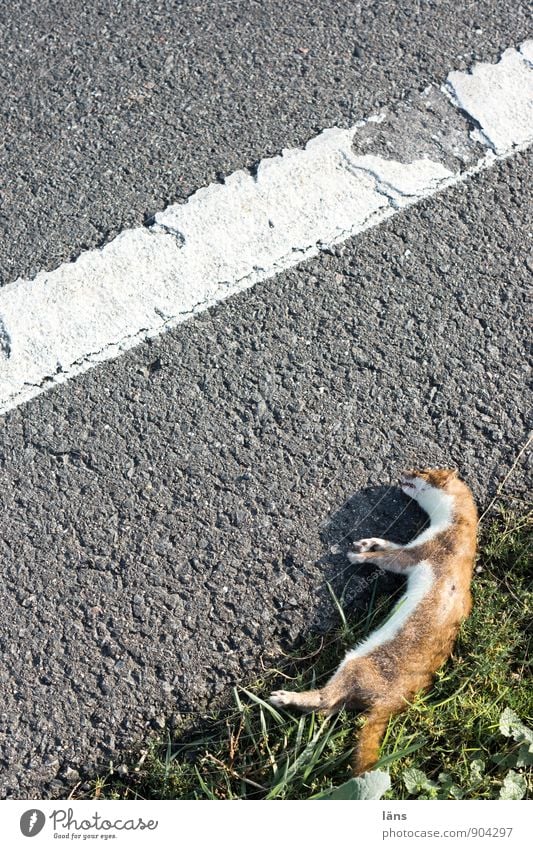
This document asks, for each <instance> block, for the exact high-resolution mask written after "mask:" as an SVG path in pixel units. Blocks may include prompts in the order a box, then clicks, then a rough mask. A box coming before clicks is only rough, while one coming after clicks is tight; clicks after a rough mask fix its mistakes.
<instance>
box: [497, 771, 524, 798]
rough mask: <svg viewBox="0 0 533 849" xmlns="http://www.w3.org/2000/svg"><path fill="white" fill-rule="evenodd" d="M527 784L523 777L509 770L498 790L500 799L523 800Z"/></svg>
mask: <svg viewBox="0 0 533 849" xmlns="http://www.w3.org/2000/svg"><path fill="white" fill-rule="evenodd" d="M526 790H527V782H526V778H525V776H524V775H520V773H519V772H515V771H514V770H513V769H510V770H509V772H508V773H507V775H506V776H505V780H504V782H503V785H502V789H501V790H500V799H523V798H524V796H525V795H526Z"/></svg>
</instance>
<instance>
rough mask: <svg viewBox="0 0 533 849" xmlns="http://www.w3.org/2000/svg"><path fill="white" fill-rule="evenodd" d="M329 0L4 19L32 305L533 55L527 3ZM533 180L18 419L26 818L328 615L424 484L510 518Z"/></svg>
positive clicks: (3, 529) (351, 245) (13, 517)
mask: <svg viewBox="0 0 533 849" xmlns="http://www.w3.org/2000/svg"><path fill="white" fill-rule="evenodd" d="M310 5H311V4H307V3H303V2H302V3H294V4H279V3H277V2H270V0H269V2H264V3H261V4H259V3H257V4H256V3H216V4H204V5H202V6H200V5H199V4H197V5H193V4H190V3H183V4H177V3H167V4H162V3H159V4H155V5H151V6H147V5H144V4H139V5H137V4H133V3H131V4H127V5H125V6H122V5H121V4H107V3H101V4H98V7H97V8H94V9H93V8H89V7H87V6H85V5H82V4H81V3H78V2H76V3H71V4H70V5H69V6H67V7H65V8H64V9H62V10H61V11H58V9H57V7H56V6H55V5H53V4H51V3H42V4H39V6H38V7H33V8H31V7H27V6H22V5H21V6H20V7H19V5H18V4H17V3H15V2H9V3H8V4H4V7H3V8H2V12H1V15H2V16H3V17H4V18H8V19H9V20H8V22H7V24H6V25H5V26H6V33H5V40H3V45H2V52H3V54H4V55H3V57H2V63H1V66H0V67H1V69H0V73H1V74H2V91H3V97H2V100H1V102H2V107H1V112H2V113H3V120H4V122H5V130H4V146H3V150H2V158H3V161H2V189H1V199H2V205H1V206H0V215H1V216H3V217H2V219H1V226H2V227H3V228H4V238H3V240H2V245H1V248H0V270H1V274H2V278H3V281H4V283H9V282H11V281H12V280H14V279H15V278H16V277H18V276H19V275H24V276H28V275H30V276H31V275H32V274H33V273H35V271H37V270H39V269H50V268H54V267H56V266H57V265H58V264H59V263H61V262H62V261H65V260H66V259H68V258H70V257H72V256H76V255H78V254H79V253H80V252H81V251H82V250H84V249H85V248H87V247H93V246H95V245H97V244H102V243H103V242H105V241H107V240H108V239H109V238H111V237H112V236H113V235H114V234H115V233H116V232H118V231H120V230H121V229H122V228H123V227H125V226H130V225H132V224H136V223H140V222H142V220H143V216H145V215H146V214H148V215H149V214H151V212H153V211H154V210H155V209H158V208H161V207H163V206H164V205H165V204H166V203H167V202H169V201H173V200H176V199H177V198H185V197H187V196H188V195H189V194H190V192H191V191H193V190H194V189H195V188H197V187H198V186H200V185H202V184H205V183H207V182H209V181H211V180H213V179H215V178H216V174H217V173H224V174H228V173H230V172H231V171H233V170H234V169H235V168H237V167H240V166H243V165H251V164H253V162H254V161H257V160H258V159H260V158H262V157H264V156H266V155H271V154H272V153H275V152H277V151H279V150H280V149H281V148H282V147H288V146H294V145H297V144H301V143H302V142H304V141H305V140H306V139H307V138H309V137H310V136H311V135H314V134H315V133H316V132H317V131H318V130H320V129H322V128H323V127H327V126H329V125H331V124H333V123H337V124H339V125H348V124H349V123H353V121H354V120H356V119H357V117H359V116H360V117H363V116H364V115H367V114H369V113H371V112H372V111H375V108H376V107H377V106H379V105H381V104H383V103H390V102H392V101H394V100H397V99H398V97H400V96H401V95H402V94H403V93H404V92H405V91H406V90H418V89H420V88H422V87H423V86H424V85H425V84H426V83H427V82H429V81H436V82H439V81H440V80H441V79H443V78H444V77H445V76H446V74H447V72H448V71H449V70H451V69H453V68H460V67H461V62H463V66H464V65H466V64H467V63H469V62H470V61H471V60H472V58H478V59H482V60H495V59H496V58H497V57H498V55H499V54H500V53H501V51H502V50H503V49H505V48H506V47H508V46H511V45H516V44H518V43H520V42H521V41H522V40H524V38H526V37H527V35H528V33H527V29H526V23H527V21H526V8H527V6H526V4H520V3H519V4H516V3H513V4H511V3H503V4H502V3H500V4H496V3H494V4H493V3H488V2H479V3H477V4H476V5H475V6H472V7H466V6H461V7H457V6H456V4H444V3H438V4H437V3H423V2H420V3H413V4H401V5H402V9H401V10H400V9H399V8H398V7H397V6H396V5H395V4H392V3H391V4H387V3H371V4H363V3H361V4H333V3H330V4H327V3H318V4H317V3H313V4H312V8H313V11H312V13H311V12H310V11H309V6H310ZM452 10H453V14H452ZM531 178H532V163H531V154H527V153H523V154H519V155H517V156H515V157H513V158H511V159H509V160H507V161H505V162H501V163H499V164H498V165H497V166H495V167H494V168H493V169H492V170H491V171H488V172H486V173H483V174H480V175H478V176H477V177H475V178H473V179H472V180H470V182H468V183H464V184H461V185H459V186H456V187H455V188H453V189H449V190H447V191H446V192H444V193H443V194H441V195H439V196H437V197H434V198H432V199H429V200H426V201H423V202H422V203H420V204H419V205H417V206H415V207H412V208H411V209H409V210H406V211H404V212H402V213H400V214H399V215H397V216H396V217H395V218H393V219H391V220H390V221H389V222H388V223H387V224H384V225H382V226H380V227H379V228H376V229H374V230H370V231H367V232H366V233H364V234H362V235H360V236H358V237H357V238H356V239H354V240H352V241H351V242H348V243H347V244H346V245H345V246H344V247H343V248H340V249H337V250H335V251H333V253H325V254H322V255H321V256H320V257H319V258H317V259H316V260H313V261H308V262H306V263H305V264H303V265H301V266H299V267H298V268H296V269H293V270H291V271H288V272H285V273H283V274H280V275H278V276H277V277H276V278H274V279H271V280H269V281H266V282H264V283H261V284H259V285H257V286H256V287H255V288H254V289H252V290H251V291H249V292H244V293H241V294H239V295H237V296H235V297H233V298H230V299H229V300H227V301H225V302H223V303H221V304H219V305H218V306H217V307H216V308H214V309H212V310H210V311H209V312H206V313H204V314H202V315H201V316H199V317H197V318H196V319H194V320H192V321H190V322H187V323H185V324H183V325H181V326H180V327H178V328H177V329H176V330H173V331H172V332H169V333H167V334H166V335H165V336H163V337H161V338H160V339H158V340H155V341H152V342H151V343H146V344H143V345H141V346H139V347H138V348H136V349H135V350H133V351H131V352H129V353H128V354H126V355H124V356H122V357H121V358H120V359H118V360H116V361H114V362H111V363H108V364H105V365H103V366H100V367H98V368H95V369H94V370H93V371H91V372H89V373H88V374H85V375H83V376H80V377H77V378H75V379H74V380H72V381H70V382H69V383H68V384H66V385H65V386H63V387H58V388H55V389H52V390H51V391H50V392H48V393H46V394H44V395H42V396H40V397H39V398H37V399H34V400H33V401H31V402H29V403H28V404H26V405H23V406H20V407H18V408H17V409H15V410H13V411H11V412H9V413H8V414H6V415H5V416H4V417H3V418H2V419H1V420H0V422H1V425H2V433H1V436H0V462H1V469H2V478H1V480H2V497H3V508H4V509H3V511H2V516H1V518H0V552H1V554H0V563H1V567H2V574H3V578H2V583H1V585H0V593H1V599H0V650H1V653H2V665H1V668H0V686H1V691H2V706H1V709H0V733H1V741H0V767H1V773H2V777H1V787H0V791H1V793H2V795H3V796H4V797H14V798H28V797H37V798H38V797H42V796H65V795H66V794H67V793H68V788H69V786H70V783H69V782H72V781H73V780H75V775H76V774H75V773H74V772H73V770H76V771H77V772H79V773H80V774H81V775H84V774H85V772H86V770H88V769H91V768H93V767H99V766H100V767H102V766H105V764H106V762H108V761H109V759H110V758H112V759H113V760H114V761H115V763H116V762H119V761H120V758H121V757H122V756H123V755H124V753H125V752H126V751H127V750H128V749H129V748H130V747H131V746H135V745H137V744H140V743H141V742H142V741H143V740H145V739H146V736H147V735H148V734H149V733H152V732H153V731H154V730H157V729H161V728H162V727H164V724H165V722H167V721H169V720H171V719H173V718H174V719H179V717H180V715H183V714H186V713H187V712H189V711H201V710H204V709H205V708H206V707H207V706H208V705H209V704H210V703H211V702H212V700H213V699H214V698H215V697H223V696H224V694H225V693H226V692H227V691H228V689H229V687H230V686H231V684H233V683H235V682H238V683H243V682H245V681H246V680H247V676H248V677H250V676H253V674H254V671H255V670H256V669H257V667H258V664H259V662H260V658H261V657H265V656H266V658H267V661H266V662H268V658H275V657H276V653H277V652H279V650H280V648H281V647H283V648H287V647H289V646H291V645H294V643H295V642H297V641H298V639H299V638H301V636H302V635H305V634H306V633H308V631H309V629H311V628H319V627H322V626H323V625H324V624H325V623H327V622H328V620H329V619H330V618H331V616H332V615H333V611H332V609H331V602H330V600H329V597H328V594H327V593H326V592H325V589H324V581H325V580H330V581H332V583H333V585H334V586H335V587H336V588H337V589H339V588H342V586H343V585H344V583H345V582H346V581H347V580H348V579H349V577H350V576H351V575H353V574H354V571H353V567H349V569H347V561H346V559H345V552H346V550H347V548H348V544H349V541H350V539H352V538H358V537H360V536H365V535H368V534H370V533H371V534H372V535H374V534H377V535H381V534H382V533H384V531H385V530H386V529H387V528H388V527H389V526H392V529H391V530H390V532H389V533H390V534H391V535H393V534H394V535H395V536H396V537H397V538H399V539H405V538H407V537H408V536H409V534H410V533H412V532H413V529H414V528H415V527H416V526H417V523H419V522H420V518H421V517H420V515H419V514H417V513H415V511H414V510H413V509H412V507H410V505H409V502H408V499H407V498H406V497H405V496H403V495H402V494H401V493H400V491H399V490H397V489H396V488H394V487H393V486H392V484H394V482H395V481H396V479H397V477H398V474H399V472H400V471H401V469H402V468H403V467H405V466H412V465H420V464H423V463H430V464H439V463H445V464H450V463H453V464H456V465H458V466H459V468H460V469H461V472H462V474H463V475H464V476H465V477H466V479H467V480H468V481H469V483H471V485H472V487H473V489H474V491H475V494H476V496H477V499H478V501H479V503H480V504H481V505H486V504H488V503H489V501H490V499H491V498H492V497H493V496H494V494H495V492H496V488H497V486H498V484H499V482H500V481H501V480H502V479H503V478H504V476H505V475H506V474H507V472H508V471H509V469H510V468H511V466H512V464H513V462H514V459H515V457H516V456H517V454H518V452H519V450H520V448H521V447H522V446H523V445H524V444H525V441H526V439H527V433H528V427H529V423H528V421H527V412H526V411H527V409H528V404H527V403H526V395H525V393H526V388H525V387H526V381H527V377H528V363H527V351H526V289H527V287H528V285H529V284H530V282H531V272H532V270H533V268H532V263H531V252H530V248H529V245H528V240H529V239H530V234H531V228H532V220H531V217H532V212H531V210H532V204H531ZM527 464H528V457H527V455H524V456H523V457H522V461H521V463H520V464H519V466H518V468H517V469H516V470H515V472H514V475H513V478H512V481H511V486H512V487H513V488H514V489H515V490H516V491H521V488H522V487H524V486H525V480H526V473H527ZM357 603H359V604H361V605H364V603H365V597H364V595H362V596H360V597H358V598H356V599H354V604H357Z"/></svg>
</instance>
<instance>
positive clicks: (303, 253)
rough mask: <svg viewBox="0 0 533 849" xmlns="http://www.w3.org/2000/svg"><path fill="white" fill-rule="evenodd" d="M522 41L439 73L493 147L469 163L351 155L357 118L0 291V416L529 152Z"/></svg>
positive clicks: (530, 72)
mask: <svg viewBox="0 0 533 849" xmlns="http://www.w3.org/2000/svg"><path fill="white" fill-rule="evenodd" d="M531 44H532V43H531V42H528V44H527V45H526V46H525V48H524V46H523V48H522V50H523V51H524V50H525V52H523V54H519V53H517V51H506V53H505V54H504V56H503V58H502V60H501V62H500V63H498V64H497V65H493V66H487V65H479V66H476V67H475V68H474V69H473V71H472V72H471V73H470V74H465V73H453V74H450V77H449V78H448V84H449V86H450V87H453V95H454V97H455V98H456V99H457V101H458V102H459V103H460V104H461V106H462V108H463V109H466V110H467V111H468V112H470V113H471V114H472V115H473V116H474V118H475V119H476V121H478V122H479V124H480V125H481V127H482V130H483V138H485V141H486V139H488V140H489V143H488V146H489V150H488V151H487V153H486V154H485V156H483V157H482V159H480V160H479V161H478V162H477V163H476V164H475V165H474V166H473V167H470V168H468V169H466V170H463V171H457V172H452V171H450V170H449V169H448V168H446V167H445V166H444V164H443V163H441V162H439V161H432V160H430V159H427V158H425V159H414V161H411V162H407V163H403V162H396V161H394V160H387V159H384V158H382V157H379V156H375V155H372V154H370V153H369V154H366V155H360V154H358V155H356V154H354V152H353V150H352V141H353V138H354V135H355V134H356V133H357V131H358V129H359V128H360V127H361V126H363V125H364V123H365V122H361V121H359V122H358V123H357V124H356V125H355V126H353V127H352V128H350V129H347V130H346V129H339V128H332V129H329V130H325V131H324V132H322V133H321V134H320V135H318V136H317V137H316V138H314V139H312V140H311V141H310V142H309V143H308V144H307V145H306V147H305V148H304V149H303V150H285V151H283V154H282V155H281V156H277V157H274V158H273V159H267V160H264V161H263V162H261V163H260V165H259V166H258V168H257V172H256V174H255V175H251V174H249V173H247V172H244V171H237V172H236V173H234V174H232V175H231V176H230V177H228V178H227V179H226V181H225V182H224V183H223V184H219V183H217V184H213V185H211V186H208V187H206V188H203V189H200V190H199V191H197V192H196V193H195V194H194V195H193V196H192V197H191V198H190V199H189V200H188V201H187V203H185V204H176V205H174V206H171V207H169V208H168V209H166V210H165V211H164V212H160V213H158V214H157V215H156V216H155V224H154V226H153V227H151V228H150V229H147V228H138V229H133V230H126V231H124V232H123V233H121V234H120V235H119V236H118V237H117V238H116V239H114V240H113V241H112V242H111V243H110V244H109V245H107V246H106V247H104V248H102V249H99V250H92V251H87V252H85V253H83V254H82V255H81V256H80V257H79V259H77V260H76V262H73V263H69V264H65V265H62V266H61V267H60V268H58V269H56V270H55V271H52V272H49V273H41V274H38V275H37V277H36V278H35V279H34V280H31V281H30V280H18V281H16V282H15V283H12V284H10V285H8V286H5V287H4V288H2V289H0V330H1V333H0V413H2V412H5V411H7V410H9V409H11V408H12V407H15V406H17V405H18V404H20V403H22V402H24V401H26V400H28V399H30V398H32V397H34V396H35V395H37V394H39V393H40V392H42V391H44V390H45V389H47V388H48V387H50V386H52V385H54V384H56V383H62V382H64V381H65V380H67V379H69V378H70V377H72V376H74V375H76V374H79V373H81V372H84V371H86V370H88V369H89V368H91V367H92V366H93V365H94V364H96V363H98V362H103V361H105V360H108V359H111V358H113V357H116V356H117V355H118V354H120V353H121V352H123V351H125V350H127V349H129V348H131V347H133V346H134V345H136V344H138V343H139V342H141V341H142V340H143V339H146V338H148V337H151V336H156V335H158V334H160V333H161V332H163V331H164V330H165V329H167V328H169V327H173V326H176V325H177V324H178V323H180V322H181V321H184V320H185V319H186V318H188V317H190V316H191V315H193V314H194V313H197V312H200V311H201V310H204V309H207V308H208V307H209V306H211V305H213V304H215V303H217V302H218V301H220V300H222V299H224V298H226V297H228V295H231V294H233V293H235V292H239V291H242V290H243V289H245V288H248V287H250V286H253V285H254V284H255V283H257V282H258V281H260V280H264V279H266V278H268V277H271V276H273V275H274V274H276V273H277V272H279V271H283V270H285V269H287V268H290V267H291V266H294V265H296V264H297V263H299V262H301V261H302V260H303V259H305V258H310V257H313V256H316V255H317V253H318V252H319V251H320V250H321V249H323V248H325V247H328V246H332V245H334V244H338V243H340V242H343V241H344V240H346V239H348V238H349V237H350V236H353V235H355V234H357V233H359V232H361V231H363V230H365V229H367V228H369V227H371V226H374V225H375V224H377V223H379V222H381V221H383V220H385V219H386V218H388V217H389V216H391V215H393V214H395V213H396V212H397V210H399V209H402V208H403V207H406V206H408V205H411V204H413V203H416V202H418V201H419V200H421V199H423V198H425V197H428V196H430V195H432V194H434V193H435V192H437V191H439V190H440V189H442V188H444V187H445V186H449V185H452V184H453V183H455V182H457V181H459V180H464V179H467V178H468V176H469V175H471V174H472V173H474V172H475V171H477V170H480V169H481V168H484V167H488V166H489V165H491V164H492V163H493V162H494V161H496V159H497V158H498V157H502V156H506V155H508V154H510V153H511V152H512V151H513V150H514V149H515V148H516V147H517V146H524V145H527V144H528V143H529V142H530V141H531V136H532V132H531V127H532V123H533V122H532V121H531V110H530V106H531V103H530V100H528V95H526V94H525V92H526V90H528V87H529V91H530V90H531V84H532V83H531V81H532V80H533V69H532V68H531V67H530V65H529V62H528V60H527V56H528V55H530V52H531V47H530V46H528V45H531ZM491 86H493V87H492V88H491ZM528 110H529V111H528ZM381 117H382V116H381ZM381 117H380V116H375V117H372V118H369V119H368V120H369V121H379V120H381ZM528 127H529V129H528ZM465 136H466V142H465V143H468V137H467V136H468V134H467V133H465ZM492 148H494V149H495V150H496V152H497V156H495V154H494V152H493V150H492Z"/></svg>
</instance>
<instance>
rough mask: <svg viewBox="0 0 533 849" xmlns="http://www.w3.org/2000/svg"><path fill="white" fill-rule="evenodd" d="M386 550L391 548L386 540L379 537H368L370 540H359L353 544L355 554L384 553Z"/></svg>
mask: <svg viewBox="0 0 533 849" xmlns="http://www.w3.org/2000/svg"><path fill="white" fill-rule="evenodd" d="M386 548H389V543H388V542H387V540H385V539H379V538H378V537H368V539H358V540H357V542H354V544H353V550H354V551H355V552H362V551H384V550H385V549H386Z"/></svg>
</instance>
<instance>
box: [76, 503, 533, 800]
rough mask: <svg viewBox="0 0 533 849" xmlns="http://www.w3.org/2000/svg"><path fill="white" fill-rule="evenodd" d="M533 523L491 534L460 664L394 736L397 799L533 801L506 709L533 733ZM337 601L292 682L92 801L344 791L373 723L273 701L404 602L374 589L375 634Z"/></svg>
mask: <svg viewBox="0 0 533 849" xmlns="http://www.w3.org/2000/svg"><path fill="white" fill-rule="evenodd" d="M531 524H532V516H531V515H529V516H527V517H517V516H516V515H513V514H512V513H510V512H508V511H507V510H505V509H503V508H500V509H499V511H498V513H497V518H496V519H494V520H492V521H491V523H489V524H486V525H485V526H484V527H483V528H482V531H481V537H480V547H479V555H478V561H477V571H476V574H475V579H474V583H473V594H474V608H473V612H472V614H471V616H470V618H469V619H468V620H467V621H466V623H464V625H463V627H462V629H461V633H460V635H459V639H458V641H457V644H456V647H455V650H454V655H453V657H452V659H451V660H450V661H449V662H448V663H447V664H446V665H445V667H444V668H443V669H442V670H441V671H440V672H439V674H438V675H437V679H436V681H435V685H434V686H433V688H432V689H431V690H430V692H429V693H428V694H426V695H424V696H419V697H418V698H417V699H416V701H415V703H414V704H413V705H412V706H411V707H410V708H409V709H408V710H407V711H406V712H405V713H403V714H401V715H400V716H397V717H395V718H394V719H393V720H391V722H390V723H389V728H388V731H387V734H386V737H385V740H384V743H383V746H382V749H381V761H380V764H379V766H381V768H383V769H387V770H389V772H390V776H391V781H392V786H391V789H390V790H389V791H388V792H387V794H386V797H385V798H391V799H406V798H424V799H427V798H444V799H446V798H465V799H492V798H499V797H500V794H502V787H503V786H504V785H505V787H504V790H503V794H504V795H505V793H506V792H508V788H510V787H511V789H512V787H515V786H516V785H518V786H519V788H520V789H519V791H518V795H524V794H526V795H527V790H526V786H528V787H529V790H530V789H531V783H530V775H528V773H527V765H525V764H524V751H525V750H526V749H527V746H525V748H524V744H523V742H522V741H523V739H524V737H523V732H522V731H520V730H517V729H516V728H515V729H514V731H512V733H511V732H506V734H507V736H506V735H505V734H504V733H502V730H501V729H500V717H501V715H502V712H503V711H504V710H505V709H511V710H512V711H513V712H514V714H516V716H517V717H519V718H520V719H521V720H522V721H523V722H524V723H526V724H529V725H530V726H531V721H532V716H531V714H532V711H533V693H532V688H531V683H530V679H528V646H529V639H530V637H529V636H528V634H527V627H528V625H529V620H530V618H531V599H532V592H531V580H530V574H529V575H528V568H530V566H529V562H530V556H529V555H530V531H531ZM331 592H332V591H331ZM332 595H333V599H332V605H333V606H334V607H336V608H337V612H338V614H339V628H338V630H337V631H335V632H333V633H330V634H329V635H327V637H325V638H321V639H318V638H314V639H312V640H310V641H309V643H308V645H307V646H306V647H305V650H304V651H301V652H300V656H299V657H290V658H287V660H286V662H285V663H284V665H283V669H282V670H272V671H271V672H269V673H265V675H264V677H263V679H262V680H261V681H255V682H250V683H249V684H248V687H247V688H246V689H244V688H236V689H235V690H234V691H233V694H232V700H231V703H229V704H226V705H225V706H224V707H223V708H221V709H220V710H218V711H216V712H214V713H213V715H212V716H208V717H203V718H202V719H201V720H197V722H196V725H193V724H191V723H189V724H188V725H187V726H184V727H183V729H181V730H180V733H179V735H178V736H177V737H176V738H175V739H174V740H170V739H167V740H165V741H156V742H152V743H151V744H150V746H149V749H148V752H145V753H144V755H143V756H142V758H141V759H140V760H138V761H137V762H135V761H134V762H132V763H131V765H130V766H129V774H128V776H127V777H124V776H122V777H119V776H118V775H117V774H116V773H115V772H114V771H113V770H112V769H110V771H109V774H108V775H107V776H105V777H102V778H100V779H99V780H98V781H97V782H96V783H94V784H93V787H92V792H91V794H90V795H93V796H94V795H96V796H98V797H99V798H122V799H132V798H151V799H191V798H193V799H205V798H210V799H236V798H239V799H242V798H246V799H309V798H312V797H313V796H315V795H316V794H318V793H320V792H323V791H325V790H327V789H328V788H330V787H332V786H335V785H338V784H341V783H343V782H344V781H346V780H347V779H348V778H349V775H350V772H349V760H350V755H351V752H352V750H353V746H354V741H355V738H356V733H357V730H358V728H359V727H360V725H361V721H362V720H361V718H360V717H357V716H355V715H353V714H347V713H344V712H343V713H341V714H339V715H338V716H337V717H332V718H329V719H328V718H325V717H323V716H321V715H320V714H308V715H305V716H303V715H300V714H296V713H288V712H285V711H279V710H276V709H274V708H273V707H272V706H271V705H269V704H268V702H267V697H268V694H269V692H270V691H271V690H272V689H275V688H276V687H280V686H283V687H286V688H287V689H303V688H306V687H309V686H313V685H314V683H315V681H318V682H319V683H320V682H321V681H323V680H326V679H327V677H328V676H329V675H330V674H331V671H332V670H334V669H335V668H336V666H337V664H338V662H339V660H340V659H341V657H342V656H343V654H344V652H345V650H346V648H347V646H351V645H352V644H353V642H354V641H355V640H357V639H360V638H361V637H363V636H364V635H365V634H366V633H367V632H369V631H371V630H373V628H375V627H376V626H377V625H378V624H379V623H381V622H382V621H383V619H384V617H385V615H386V613H387V611H388V610H389V609H390V608H391V605H392V603H393V602H394V599H391V598H390V597H386V596H383V595H381V594H380V591H379V584H376V585H375V587H374V592H373V594H372V600H371V605H370V609H369V612H368V613H367V614H366V615H365V616H364V618H363V621H353V620H350V618H349V615H348V613H347V611H346V610H344V609H343V605H342V603H341V601H339V599H337V598H335V597H334V594H333V593H332ZM287 679H288V680H287ZM506 715H508V712H507V714H506ZM511 716H512V715H511ZM504 726H505V723H504V724H503V725H502V727H504ZM504 731H505V728H504ZM509 735H510V736H509ZM513 735H514V736H513ZM521 745H522V748H520V747H521ZM513 792H514V791H513Z"/></svg>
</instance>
